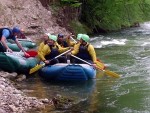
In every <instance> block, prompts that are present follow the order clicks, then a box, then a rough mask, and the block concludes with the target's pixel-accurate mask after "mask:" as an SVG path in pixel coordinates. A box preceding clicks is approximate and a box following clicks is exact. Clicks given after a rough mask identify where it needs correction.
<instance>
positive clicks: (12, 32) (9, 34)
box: [0, 27, 30, 56]
mask: <svg viewBox="0 0 150 113" xmlns="http://www.w3.org/2000/svg"><path fill="white" fill-rule="evenodd" d="M21 34H22V32H21V30H20V29H19V27H14V28H13V29H10V28H0V41H1V46H0V52H5V51H6V50H7V51H8V52H13V51H12V50H11V49H10V48H9V47H8V45H7V44H6V40H7V39H12V40H14V41H15V43H16V44H17V46H18V47H19V48H20V49H21V50H22V51H23V52H24V55H25V56H30V55H29V54H28V53H26V52H25V50H24V48H23V47H22V45H21V44H20V43H19V42H18V40H17V38H16V37H19V36H20V35H21Z"/></svg>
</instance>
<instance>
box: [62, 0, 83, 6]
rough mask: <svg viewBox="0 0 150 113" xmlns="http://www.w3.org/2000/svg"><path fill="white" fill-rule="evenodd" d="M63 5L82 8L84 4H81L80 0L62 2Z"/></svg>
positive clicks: (63, 0) (64, 0)
mask: <svg viewBox="0 0 150 113" xmlns="http://www.w3.org/2000/svg"><path fill="white" fill-rule="evenodd" d="M61 4H62V5H68V6H71V7H80V6H81V4H82V3H80V2H79V1H78V0H61Z"/></svg>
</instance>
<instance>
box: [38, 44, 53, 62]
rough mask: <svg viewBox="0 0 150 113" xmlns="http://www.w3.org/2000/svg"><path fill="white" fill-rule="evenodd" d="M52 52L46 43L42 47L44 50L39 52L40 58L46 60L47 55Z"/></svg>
mask: <svg viewBox="0 0 150 113" xmlns="http://www.w3.org/2000/svg"><path fill="white" fill-rule="evenodd" d="M50 52H51V50H50V48H49V46H48V45H45V46H44V47H43V49H42V51H41V52H40V53H39V54H38V56H39V58H40V60H42V61H45V60H46V59H45V55H48V54H49V53H50Z"/></svg>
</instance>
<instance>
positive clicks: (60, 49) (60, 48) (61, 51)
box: [56, 43, 70, 53]
mask: <svg viewBox="0 0 150 113" xmlns="http://www.w3.org/2000/svg"><path fill="white" fill-rule="evenodd" d="M56 46H58V50H59V52H60V53H63V52H65V51H67V50H69V49H70V48H69V47H65V48H64V47H61V46H60V45H59V44H58V43H56Z"/></svg>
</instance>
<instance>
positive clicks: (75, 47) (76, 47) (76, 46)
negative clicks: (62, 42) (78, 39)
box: [71, 43, 80, 55]
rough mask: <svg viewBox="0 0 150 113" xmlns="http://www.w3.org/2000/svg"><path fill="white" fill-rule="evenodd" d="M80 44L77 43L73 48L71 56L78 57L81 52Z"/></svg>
mask: <svg viewBox="0 0 150 113" xmlns="http://www.w3.org/2000/svg"><path fill="white" fill-rule="evenodd" d="M79 47H80V43H77V44H75V45H74V47H73V51H71V54H73V55H76V54H77V53H78V52H79Z"/></svg>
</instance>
